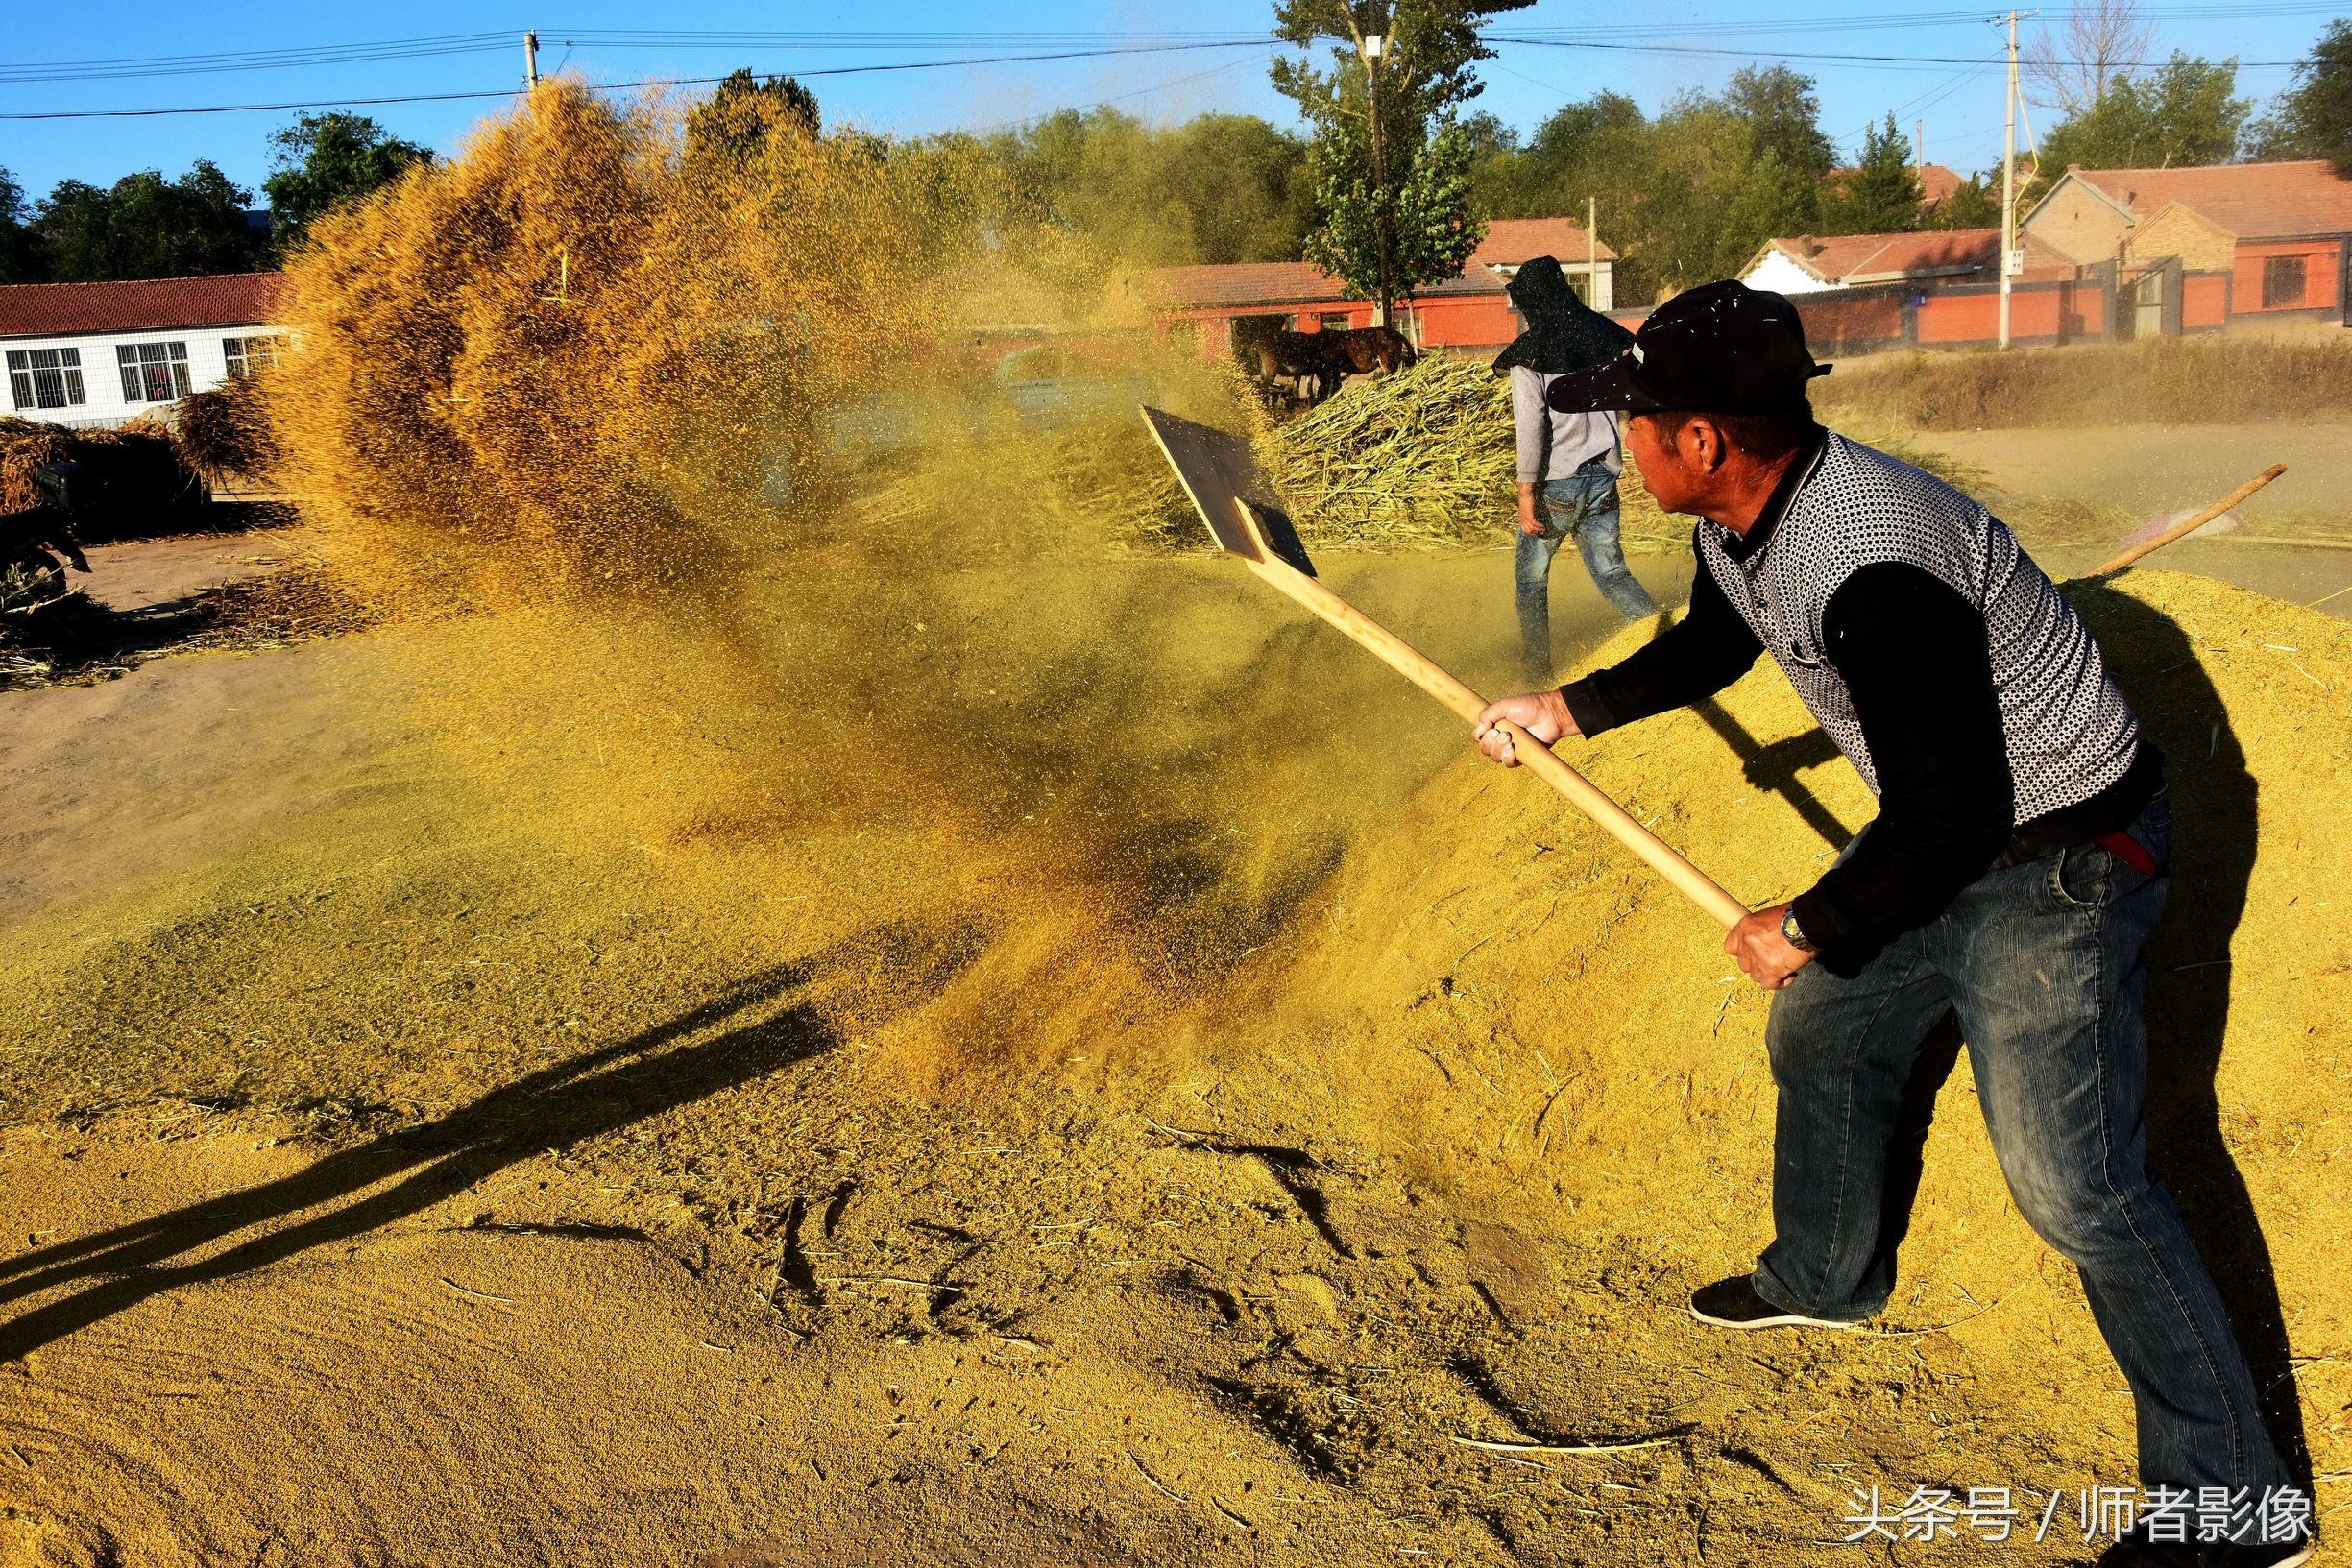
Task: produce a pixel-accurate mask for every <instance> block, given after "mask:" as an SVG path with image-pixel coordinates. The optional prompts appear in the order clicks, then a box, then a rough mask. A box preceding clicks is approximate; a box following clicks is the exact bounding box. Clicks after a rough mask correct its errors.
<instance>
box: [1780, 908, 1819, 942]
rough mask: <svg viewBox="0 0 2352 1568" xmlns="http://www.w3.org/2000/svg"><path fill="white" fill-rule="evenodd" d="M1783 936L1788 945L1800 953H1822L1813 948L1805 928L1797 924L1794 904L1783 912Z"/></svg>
mask: <svg viewBox="0 0 2352 1568" xmlns="http://www.w3.org/2000/svg"><path fill="white" fill-rule="evenodd" d="M1781 934H1782V936H1784V937H1786V938H1787V939H1788V945H1789V946H1790V947H1792V948H1795V949H1796V950H1797V951H1798V952H1799V953H1819V952H1820V951H1821V950H1820V949H1819V948H1817V947H1815V946H1813V944H1812V940H1811V939H1810V938H1809V937H1807V936H1806V934H1805V928H1803V927H1802V926H1799V925H1798V924H1797V906H1796V905H1793V904H1792V905H1789V906H1788V907H1787V908H1785V909H1783V910H1782V911H1781Z"/></svg>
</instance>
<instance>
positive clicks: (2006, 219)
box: [2000, 10, 2017, 349]
mask: <svg viewBox="0 0 2352 1568" xmlns="http://www.w3.org/2000/svg"><path fill="white" fill-rule="evenodd" d="M2000 120H2001V132H2000V346H2001V347H2002V348H2004V349H2006V348H2007V347H2008V346H2009V274H2010V272H2011V270H2012V269H2013V268H2014V266H2015V265H2016V257H2017V12H2015V11H2014V10H2012V11H2011V12H2009V91H2008V96H2007V97H2005V98H2003V99H2002V100H2001V105H2000Z"/></svg>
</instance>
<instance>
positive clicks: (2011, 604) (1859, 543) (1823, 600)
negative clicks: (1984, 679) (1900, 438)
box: [1698, 435, 2140, 822]
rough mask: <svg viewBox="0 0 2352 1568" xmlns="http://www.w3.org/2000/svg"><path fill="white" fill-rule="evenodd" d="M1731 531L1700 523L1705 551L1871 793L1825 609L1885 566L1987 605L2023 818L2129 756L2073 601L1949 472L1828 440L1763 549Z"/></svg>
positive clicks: (2134, 735)
mask: <svg viewBox="0 0 2352 1568" xmlns="http://www.w3.org/2000/svg"><path fill="white" fill-rule="evenodd" d="M1727 537H1728V536H1727V535H1726V533H1725V531H1724V530H1723V529H1722V528H1720V527H1718V526H1717V525H1716V524H1714V523H1711V522H1701V523H1700V524H1699V528H1698V540H1699V559H1700V560H1701V561H1702V562H1704V563H1705V564H1706V567H1707V569H1708V571H1709V572H1710V573H1711V574H1712V575H1713V577H1714V579H1715V581H1716V582H1717V583H1718V584H1719V585H1721V587H1722V589H1723V591H1724V595H1725V596H1726V597H1727V598H1729V599H1730V600H1731V601H1732V607H1733V608H1734V610H1736V611H1738V612H1739V615H1740V616H1741V618H1743V619H1744V620H1746V621H1747V623H1748V626H1749V628H1750V629H1751V630H1752V631H1754V632H1755V633H1756V636H1757V639H1758V641H1760V642H1761V643H1763V645H1764V648H1765V651H1766V652H1768V653H1770V654H1771V655H1772V657H1773V658H1774V659H1775V660H1776V661H1778V662H1779V663H1780V666H1781V669H1782V672H1783V673H1785V674H1786V675H1787V677H1788V682H1789V684H1790V685H1791V686H1793V687H1795V688H1796V689H1797V695H1798V696H1799V697H1801V698H1803V699H1804V702H1805V706H1806V708H1807V709H1809V710H1811V712H1812V714H1813V717H1814V718H1815V719H1817V720H1819V721H1820V724H1821V727H1822V729H1823V730H1825V731H1827V732H1828V734H1829V736H1830V738H1831V739H1832V740H1834V741H1836V742H1837V745H1838V748H1839V749H1840V750H1841V751H1843V752H1844V753H1845V754H1846V756H1847V758H1848V760H1851V761H1852V762H1853V763H1854V765H1855V770H1856V771H1858V772H1859V773H1860V774H1861V775H1862V782H1863V783H1864V784H1868V785H1869V786H1870V788H1871V792H1872V793H1873V794H1876V793H1877V792H1878V788H1879V779H1878V773H1877V771H1876V769H1874V768H1873V767H1872V765H1871V760H1870V746H1869V744H1868V742H1866V741H1865V740H1864V739H1863V738H1862V729H1861V726H1860V725H1859V724H1858V723H1856V722H1855V715H1854V701H1853V698H1852V696H1851V694H1850V693H1849V692H1848V691H1847V689H1846V683H1845V681H1844V680H1843V679H1842V678H1841V677H1840V676H1839V675H1838V673H1837V671H1836V669H1835V668H1834V667H1833V666H1832V665H1831V663H1830V662H1829V661H1828V660H1827V659H1825V658H1823V657H1822V636H1821V617H1822V614H1823V612H1824V611H1825V610H1827V609H1828V608H1829V603H1830V596H1831V594H1833V593H1835V592H1836V591H1837V590H1838V588H1839V587H1840V586H1841V585H1842V584H1843V583H1844V582H1845V581H1846V579H1847V578H1849V577H1851V576H1853V575H1854V574H1855V572H1856V571H1858V570H1860V569H1861V568H1862V567H1868V566H1876V565H1879V564H1880V563H1884V562H1902V563H1905V564H1907V565H1910V566H1914V567H1920V568H1922V569H1924V570H1926V571H1928V572H1929V573H1931V574H1933V575H1934V576H1935V577H1937V578H1938V579H1940V580H1941V581H1942V582H1944V583H1945V584H1947V585H1948V586H1950V587H1951V588H1952V589H1953V590H1954V591H1957V592H1958V593H1959V594H1960V596H1961V597H1962V598H1963V599H1966V600H1967V601H1968V602H1969V603H1970V604H1972V605H1974V606H1976V609H1977V610H1978V611H1979V612H1981V613H1982V614H1983V615H1984V624H1985V633H1986V641H1987V643H1988V645H1989V647H1990V649H1991V652H1992V657H1993V689H1994V691H1995V692H1996V694H1997V695H1998V696H1999V698H2000V723H2001V732H2002V735H2003V736H2004V737H2005V739H2006V742H2007V746H2008V754H2009V777H2010V780H2011V782H2012V784H2014V785H2015V794H2016V800H2017V821H2019V822H2029V821H2031V820H2032V819H2033V818H2035V817H2038V816H2042V815H2044V814H2046V813H2048V812H2050V811H2054V810H2057V809H2059V808H2061V807H2067V806H2072V805H2073V804H2075V803H2076V802H2078V801H2083V800H2088V799H2089V798H2090V797H2091V796H2093V795H2096V794H2097V793H2098V792H2099V791H2100V790H2101V789H2104V788H2105V787H2107V785H2109V784H2113V783H2115V782H2116V781H2117V780H2118V779H2120V778H2122V776H2123V773H2124V771H2125V770H2126V769H2127V768H2129V767H2130V765H2131V761H2132V757H2133V754H2134V753H2135V752H2136V751H2137V749H2138V746H2139V738H2140V721H2139V719H2138V718H2137V717H2136V716H2135V715H2134V714H2133V712H2132V711H2131V707H2130V705H2129V704H2127V703H2126V702H2124V700H2123V697H2122V693H2121V692H2119V691H2117V690H2116V688H2115V683H2114V682H2113V681H2111V680H2109V679H2108V677H2107V666H2106V663H2105V662H2104V661H2103V660H2102V659H2101V658H2100V657H2099V651H2098V644H2097V643H2096V642H2094V641H2092V640H2091V634H2090V633H2089V632H2088V631H2086V630H2085V629H2084V627H2083V624H2082V621H2081V619H2080V618H2079V617H2078V616H2077V615H2075V614H2074V607H2073V605H2071V604H2069V603H2067V601H2066V598H2065V596H2064V595H2063V594H2061V593H2060V592H2059V591H2058V590H2057V588H2056V587H2055V586H2054V585H2052V584H2051V582H2050V580H2049V577H2047V576H2045V575H2044V574H2043V571H2042V568H2041V567H2038V566H2036V565H2034V563H2033V559H2032V557H2030V556H2028V555H2026V554H2025V551H2024V550H2023V549H2021V548H2019V546H2018V543H2017V536H2016V535H2014V534H2012V533H2010V532H2009V529H2008V525H2007V524H2005V523H2003V522H2002V521H2001V520H2000V519H1999V518H1996V517H1994V516H1993V515H1992V514H1991V513H1990V512H1987V511H1986V510H1985V509H1984V508H1983V507H1981V506H1979V505H1977V504H1976V502H1975V501H1972V500H1970V499H1969V498H1968V497H1967V496H1966V495H1961V494H1960V493H1959V492H1958V491H1956V490H1954V489H1952V486H1950V485H1948V484H1946V483H1944V482H1943V481H1942V480H1941V479H1938V478H1936V477H1934V476H1933V475H1932V474H1928V473H1923V472H1921V471H1920V470H1917V469H1915V468H1913V467H1911V466H1910V465H1909V464H1907V463H1903V462H1899V461H1897V460H1896V459H1894V458H1892V457H1889V456H1887V455H1886V454H1885V453H1884V452H1881V451H1875V450H1873V449H1872V448H1870V447H1868V446H1863V445H1861V444H1860V443H1859V442H1855V441H1848V440H1847V439H1846V438H1845V437H1843V436H1839V435H1831V437H1830V438H1829V440H1828V442H1827V444H1826V445H1825V446H1823V448H1822V450H1821V453H1820V455H1819V456H1818V457H1817V458H1816V459H1814V462H1813V465H1812V468H1811V470H1810V471H1809V472H1808V473H1806V475H1805V477H1804V478H1803V479H1802V480H1801V481H1800V482H1799V484H1798V486H1797V489H1796V493H1795V494H1794V495H1792V496H1791V497H1790V498H1789V502H1788V509H1787V511H1786V512H1785V513H1784V514H1782V518H1781V519H1780V521H1779V522H1778V523H1777V524H1775V525H1774V527H1773V531H1772V534H1771V536H1770V538H1769V539H1768V540H1767V541H1766V543H1765V546H1764V548H1763V549H1762V550H1760V551H1758V552H1757V553H1756V554H1754V555H1752V556H1750V557H1749V558H1748V559H1747V560H1746V561H1745V562H1744V563H1743V562H1738V561H1734V560H1733V559H1732V557H1731V555H1730V554H1729V553H1728V552H1727V551H1725V549H1724V548H1723V542H1724V540H1725V539H1726V538H1727Z"/></svg>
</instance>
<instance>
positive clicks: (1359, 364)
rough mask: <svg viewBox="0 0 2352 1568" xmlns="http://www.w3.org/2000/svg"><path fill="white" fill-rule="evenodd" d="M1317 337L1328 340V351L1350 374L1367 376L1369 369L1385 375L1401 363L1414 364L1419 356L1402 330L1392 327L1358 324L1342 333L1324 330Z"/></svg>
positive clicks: (1418, 351) (1370, 371) (1418, 352)
mask: <svg viewBox="0 0 2352 1568" xmlns="http://www.w3.org/2000/svg"><path fill="white" fill-rule="evenodd" d="M1321 336H1323V337H1327V338H1329V339H1331V340H1332V343H1331V350H1332V352H1333V354H1334V355H1335V356H1336V357H1338V358H1339V359H1341V360H1342V361H1343V362H1344V363H1345V364H1346V366H1347V370H1346V372H1345V373H1343V374H1353V375H1369V374H1371V373H1372V372H1373V371H1379V372H1381V373H1383V374H1386V373H1388V372H1390V371H1394V370H1395V369H1396V368H1397V367H1399V366H1402V365H1411V364H1414V363H1416V362H1417V361H1418V360H1419V358H1420V357H1421V355H1420V350H1418V349H1416V348H1414V347H1413V345H1412V343H1411V342H1410V341H1408V340H1407V339H1406V337H1405V335H1404V334H1403V333H1402V332H1399V331H1398V330H1396V328H1394V326H1358V327H1354V328H1352V329H1350V330H1347V331H1344V332H1325V333H1322V334H1321Z"/></svg>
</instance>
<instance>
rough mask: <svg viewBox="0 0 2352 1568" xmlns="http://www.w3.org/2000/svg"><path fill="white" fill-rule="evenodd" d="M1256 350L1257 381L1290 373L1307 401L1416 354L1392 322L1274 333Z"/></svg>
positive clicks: (1390, 368)
mask: <svg viewBox="0 0 2352 1568" xmlns="http://www.w3.org/2000/svg"><path fill="white" fill-rule="evenodd" d="M1257 354H1258V379H1260V380H1261V381H1264V382H1265V383H1267V384H1268V385H1269V386H1272V385H1273V384H1275V381H1276V379H1277V378H1278V377H1282V376H1289V377H1292V378H1293V379H1294V382H1295V384H1296V386H1297V389H1298V390H1297V396H1298V397H1299V398H1300V399H1301V400H1302V401H1305V402H1310V403H1319V402H1321V401H1322V400H1323V399H1324V398H1328V397H1330V396H1331V395H1332V394H1333V393H1334V392H1337V391H1338V390H1339V389H1340V385H1341V383H1342V382H1343V381H1344V380H1345V379H1346V377H1348V376H1350V375H1369V374H1371V373H1372V372H1374V371H1380V372H1383V373H1386V372H1389V371H1394V370H1395V369H1397V368H1398V367H1399V366H1403V365H1410V364H1413V363H1414V362H1415V361H1417V360H1418V359H1419V358H1420V352H1419V350H1417V349H1415V348H1414V347H1413V345H1412V344H1411V343H1410V342H1408V341H1407V340H1406V338H1405V335H1404V334H1403V333H1402V332H1399V331H1397V330H1396V329H1395V328H1394V327H1393V326H1361V327H1354V328H1343V327H1326V328H1325V329H1324V330H1322V331H1321V332H1288V331H1284V332H1276V333H1274V334H1273V336H1272V337H1270V338H1268V339H1266V340H1265V341H1264V342H1262V343H1260V344H1259V345H1258V350H1257ZM1310 386H1312V389H1313V390H1312V391H1310V390H1309V388H1310Z"/></svg>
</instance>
